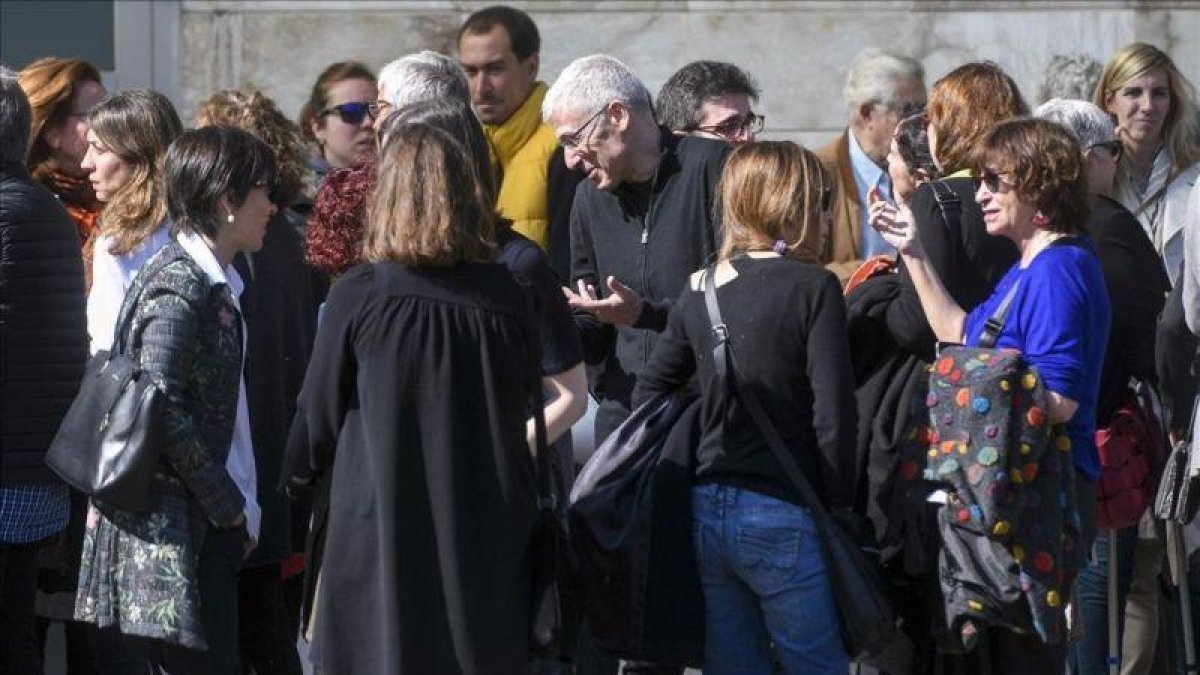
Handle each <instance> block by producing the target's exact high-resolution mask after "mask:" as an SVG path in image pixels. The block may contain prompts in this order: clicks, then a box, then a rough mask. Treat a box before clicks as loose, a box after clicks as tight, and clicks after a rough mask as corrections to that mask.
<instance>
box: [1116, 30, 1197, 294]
mask: <svg viewBox="0 0 1200 675" xmlns="http://www.w3.org/2000/svg"><path fill="white" fill-rule="evenodd" d="M1195 97H1196V91H1195V89H1194V88H1193V87H1192V84H1191V82H1188V79H1187V78H1186V77H1184V76H1183V73H1181V72H1179V69H1178V68H1177V67H1176V66H1175V62H1174V61H1172V60H1171V57H1170V56H1168V55H1167V54H1166V53H1165V52H1163V51H1162V50H1160V49H1158V48H1157V47H1155V46H1153V45H1148V44H1146V43H1144V42H1135V43H1133V44H1130V45H1126V46H1125V47H1122V48H1121V49H1120V50H1118V51H1117V53H1116V54H1114V55H1113V57H1112V59H1110V60H1109V62H1108V64H1107V65H1106V66H1105V67H1104V73H1103V74H1101V76H1100V84H1099V85H1098V86H1097V87H1096V96H1095V101H1094V102H1095V104H1096V105H1098V106H1100V108H1102V109H1103V110H1105V111H1107V112H1108V114H1109V115H1111V116H1112V118H1113V122H1114V123H1115V124H1116V125H1117V137H1118V138H1119V139H1120V141H1121V143H1122V145H1123V146H1124V148H1125V152H1124V154H1123V156H1122V157H1121V161H1120V163H1119V164H1118V166H1117V177H1116V196H1117V201H1119V202H1121V205H1122V206H1124V207H1125V208H1127V209H1129V210H1130V211H1132V212H1133V214H1134V215H1135V216H1137V219H1138V221H1139V222H1140V223H1141V224H1142V228H1143V229H1145V230H1146V235H1147V236H1149V237H1150V240H1151V242H1153V243H1154V248H1155V249H1156V250H1157V251H1158V254H1159V255H1160V256H1162V259H1163V264H1164V265H1165V266H1166V269H1167V275H1168V276H1170V278H1171V283H1172V285H1173V284H1174V283H1175V282H1176V280H1177V279H1178V277H1179V269H1180V266H1181V265H1182V264H1183V230H1184V223H1185V222H1186V219H1185V218H1184V214H1185V212H1186V210H1187V199H1188V192H1189V190H1191V186H1192V185H1194V184H1195V183H1196V178H1197V177H1198V176H1200V117H1197V110H1196V100H1195Z"/></svg>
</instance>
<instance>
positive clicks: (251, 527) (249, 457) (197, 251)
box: [175, 232, 262, 541]
mask: <svg viewBox="0 0 1200 675" xmlns="http://www.w3.org/2000/svg"><path fill="white" fill-rule="evenodd" d="M175 240H176V241H178V242H179V245H180V246H182V247H183V250H184V251H185V252H187V254H188V255H189V256H191V258H192V260H194V261H195V262H196V264H197V265H199V266H200V269H201V270H203V271H204V273H205V274H206V275H208V280H209V281H211V282H212V283H213V284H226V285H228V286H229V291H230V297H232V298H233V306H234V307H236V308H237V311H238V318H239V319H241V316H242V304H241V301H240V300H239V298H241V297H242V291H244V290H245V289H246V285H245V283H243V282H242V277H241V275H240V274H238V273H237V270H236V269H234V268H233V265H230V266H229V267H225V268H222V267H221V263H220V262H218V261H217V256H216V255H215V254H213V252H212V249H210V248H209V247H208V244H206V243H204V240H203V239H201V238H200V235H198V234H196V233H194V232H181V233H179V234H177V235H175ZM241 321H242V368H241V369H240V370H241V374H240V375H239V376H238V400H237V414H236V416H235V418H234V420H233V442H232V444H231V446H230V448H229V458H228V459H227V460H225V468H226V469H227V470H228V471H229V477H230V478H232V479H233V482H234V483H236V484H237V486H238V489H239V490H241V492H242V496H243V497H245V499H246V531H247V532H248V533H249V534H250V538H251V539H254V540H255V541H258V533H259V530H260V528H261V524H262V509H261V508H260V507H259V506H258V469H257V467H256V466H255V464H254V440H253V437H252V436H251V435H250V409H249V407H248V406H247V404H246V376H245V372H246V371H245V364H246V321H245V320H244V319H241Z"/></svg>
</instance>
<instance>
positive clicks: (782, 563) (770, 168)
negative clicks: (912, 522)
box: [634, 142, 855, 674]
mask: <svg viewBox="0 0 1200 675" xmlns="http://www.w3.org/2000/svg"><path fill="white" fill-rule="evenodd" d="M829 185H831V182H830V181H829V179H828V177H826V176H825V175H824V173H823V169H822V168H821V165H820V162H819V161H818V159H817V158H816V156H815V155H813V154H812V153H811V152H809V151H808V150H805V149H803V148H800V147H799V146H797V145H795V144H794V143H790V142H764V143H756V144H752V145H746V146H742V147H740V148H738V149H736V150H735V151H734V152H733V154H732V155H731V156H730V159H729V163H728V164H727V165H726V167H725V173H724V176H723V178H722V179H721V187H720V201H721V211H722V223H723V228H724V242H725V244H724V247H723V249H722V251H721V253H720V257H719V261H718V263H717V265H716V267H715V271H716V283H717V296H718V298H719V301H720V304H721V307H722V313H723V315H724V319H725V323H726V325H727V326H728V328H729V340H730V344H731V345H732V348H733V349H734V351H735V352H736V353H737V355H738V359H739V360H738V370H737V373H736V374H733V375H732V376H733V377H735V378H736V379H737V387H738V388H741V389H745V388H753V389H754V390H755V392H756V393H757V394H758V397H759V398H760V399H761V400H762V402H763V405H764V407H765V408H766V412H767V414H768V415H770V417H771V419H772V420H773V421H774V423H775V425H776V426H777V427H778V429H779V432H780V434H781V435H782V436H783V438H784V440H785V441H786V442H787V444H788V446H789V447H790V448H791V449H792V451H793V452H794V453H795V458H796V460H797V462H798V463H799V464H800V466H801V468H802V470H803V471H804V473H805V477H806V478H807V479H808V482H809V483H810V484H811V485H812V486H813V488H814V489H815V490H816V491H817V493H818V494H819V495H820V496H821V498H822V499H823V500H824V502H825V505H826V506H827V507H830V508H839V507H848V506H849V505H850V504H851V501H852V481H851V473H852V468H853V467H852V463H853V444H854V428H855V407H854V395H853V394H854V390H853V387H854V385H853V378H852V374H851V369H850V357H849V353H848V351H847V340H846V315H845V306H844V304H843V301H842V295H841V289H840V286H839V284H838V281H837V278H836V277H835V276H834V275H833V274H832V273H831V272H829V271H827V270H825V269H824V268H822V267H821V266H819V265H817V264H816V260H817V251H819V250H820V238H821V232H822V230H823V229H824V228H823V227H822V222H821V221H822V219H823V218H824V217H825V216H826V214H824V213H823V212H822V208H821V207H822V205H823V204H822V202H823V201H825V202H826V203H827V201H828V200H827V199H825V200H823V197H826V196H827V195H828V186H829ZM701 275H702V272H697V273H696V274H694V275H693V276H692V279H691V283H690V285H689V287H688V289H686V290H685V291H684V292H683V293H682V295H681V297H680V298H679V300H678V301H677V303H676V304H675V306H674V308H673V309H672V311H671V316H670V319H669V322H668V325H667V329H666V331H665V332H664V333H663V334H662V337H661V338H660V339H659V342H658V345H657V346H656V348H655V350H654V353H653V355H652V357H651V359H650V363H649V365H648V366H647V368H646V369H645V370H644V371H643V373H642V374H641V376H640V377H639V381H638V388H637V390H636V392H635V395H634V400H635V403H636V402H638V401H641V400H645V399H647V398H649V397H650V396H652V395H654V394H657V393H661V392H668V391H672V390H674V389H675V388H677V387H680V386H683V385H684V384H685V383H686V382H688V380H689V379H690V378H691V377H692V375H693V374H697V375H698V380H699V386H700V391H701V397H702V402H701V426H702V435H701V441H700V444H699V447H698V449H697V460H698V461H697V469H696V477H695V478H696V486H695V487H694V488H693V491H692V510H693V532H694V536H695V541H696V549H697V560H698V563H699V566H700V578H701V583H702V585H703V587H704V597H705V605H706V624H707V625H706V628H707V639H706V645H707V646H706V654H705V670H706V671H711V672H715V673H721V672H731V671H733V670H734V669H736V670H737V672H761V673H764V674H766V673H770V672H771V659H770V655H769V653H768V644H770V643H774V645H775V650H776V651H777V653H778V655H779V658H780V661H781V662H782V664H783V667H784V669H785V672H787V673H827V672H828V673H835V672H840V673H844V672H845V671H846V654H845V652H844V650H843V648H842V645H841V642H840V639H839V637H838V623H837V615H836V609H835V606H834V602H833V596H832V593H831V590H830V587H829V583H828V579H827V578H826V572H825V563H824V561H823V559H822V554H821V543H820V540H819V539H818V536H817V533H816V530H815V528H814V525H813V521H812V518H811V517H810V514H809V513H808V511H807V510H806V509H805V508H804V507H803V506H801V505H802V504H803V500H802V499H801V497H800V495H799V494H798V493H797V492H795V490H794V488H793V487H792V486H791V484H790V482H789V481H788V479H787V477H786V475H785V474H784V472H783V469H782V467H781V466H779V464H778V463H777V461H776V460H775V458H774V456H773V455H772V452H771V448H770V446H769V445H768V444H767V441H766V439H765V438H764V436H763V434H762V432H761V431H760V430H759V428H758V427H757V426H756V425H755V423H754V421H753V419H752V418H751V417H750V414H749V412H748V411H747V409H746V408H745V406H744V405H742V404H741V402H740V401H738V400H737V398H736V396H734V395H733V394H732V393H731V392H730V390H729V389H727V388H726V387H725V386H724V385H723V384H722V383H721V381H719V380H718V377H717V374H716V372H715V371H714V369H713V364H712V359H711V353H712V352H711V349H712V340H711V337H710V335H711V324H710V323H709V319H708V314H707V312H706V309H705V304H704V295H703V291H702V290H700V289H701V286H700V280H701Z"/></svg>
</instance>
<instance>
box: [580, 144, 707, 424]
mask: <svg viewBox="0 0 1200 675" xmlns="http://www.w3.org/2000/svg"><path fill="white" fill-rule="evenodd" d="M661 138H662V159H661V161H660V164H659V168H658V172H657V174H656V177H655V180H654V181H653V185H652V186H651V185H648V184H643V185H621V186H620V187H618V188H617V190H615V191H613V192H605V191H602V190H599V189H597V188H596V186H595V185H594V184H592V182H591V181H584V182H582V183H580V185H579V188H578V189H577V191H576V193H575V202H574V204H573V205H572V207H571V286H572V287H573V288H574V287H575V285H576V284H575V282H576V281H577V280H579V279H586V280H587V281H588V282H589V283H593V284H595V286H596V288H597V290H598V291H600V289H604V290H603V291H601V295H606V294H607V288H608V286H607V285H606V284H605V283H604V280H605V279H607V278H608V277H609V276H610V275H611V276H614V277H616V278H617V280H618V281H620V282H621V283H623V284H625V285H626V286H628V287H629V288H631V289H633V290H634V291H635V292H637V294H638V295H640V296H641V297H642V299H643V300H644V301H645V303H644V304H643V311H642V316H641V318H640V319H639V320H638V322H637V323H636V324H635V325H634V326H619V327H616V328H614V327H613V326H611V325H608V324H601V323H599V322H598V321H596V320H595V319H593V318H592V317H591V316H590V315H585V314H581V313H576V315H575V320H576V324H577V325H578V326H579V329H580V337H581V339H582V342H583V349H584V360H585V361H587V363H588V364H589V365H593V366H596V368H593V369H592V370H591V372H590V373H589V375H590V378H589V379H590V380H591V382H590V384H591V386H592V393H593V394H595V396H596V397H597V398H598V399H601V400H605V399H608V400H614V401H618V402H620V403H621V404H623V405H625V406H628V405H629V396H630V394H631V393H632V391H633V385H634V382H635V380H636V378H637V376H638V373H639V372H640V371H641V370H642V367H643V366H644V365H645V363H646V361H647V360H648V359H649V358H650V352H651V350H652V349H653V347H654V342H655V339H656V337H657V335H658V331H661V330H663V328H664V327H665V326H666V322H667V312H668V311H669V310H670V306H671V301H672V299H673V298H675V297H677V296H678V295H679V291H680V290H681V289H682V288H683V287H684V285H685V284H686V283H687V278H688V275H689V274H691V273H692V272H694V271H696V270H697V269H700V268H701V267H703V266H704V265H705V264H707V263H709V262H711V260H712V257H713V254H714V253H715V252H716V250H717V241H718V239H719V237H718V235H717V221H716V219H715V218H714V216H713V208H712V207H713V198H714V196H715V194H716V187H717V180H718V178H719V177H720V175H721V168H722V167H723V166H724V163H725V156H726V155H727V154H728V152H729V145H728V144H726V143H723V142H720V141H714V140H709V139H704V138H691V137H688V138H679V137H677V136H675V135H674V134H672V133H671V132H669V131H667V130H665V129H664V130H663V132H662V136H661ZM597 371H599V372H597Z"/></svg>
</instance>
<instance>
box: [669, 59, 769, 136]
mask: <svg viewBox="0 0 1200 675" xmlns="http://www.w3.org/2000/svg"><path fill="white" fill-rule="evenodd" d="M758 97H759V88H758V83H757V82H755V81H754V78H752V77H751V76H750V75H749V74H748V73H746V72H745V71H744V70H742V69H741V68H738V67H737V66H735V65H733V64H732V63H722V62H720V61H693V62H691V63H689V64H687V65H686V66H684V67H682V68H680V69H679V70H677V71H675V74H674V75H672V76H671V77H670V78H668V79H667V82H666V84H664V85H663V87H662V89H661V90H659V92H658V100H656V101H655V103H654V112H655V114H656V115H657V116H658V122H659V124H662V125H664V126H666V127H668V128H669V129H671V130H672V131H674V132H675V133H676V134H679V135H681V136H682V135H689V136H702V137H705V138H716V139H719V140H724V141H729V142H730V143H735V144H736V143H750V142H753V141H754V136H755V134H757V133H759V132H760V131H762V130H763V124H764V122H765V118H764V117H763V116H762V115H759V114H757V113H755V112H754V110H753V106H754V104H755V103H758Z"/></svg>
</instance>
